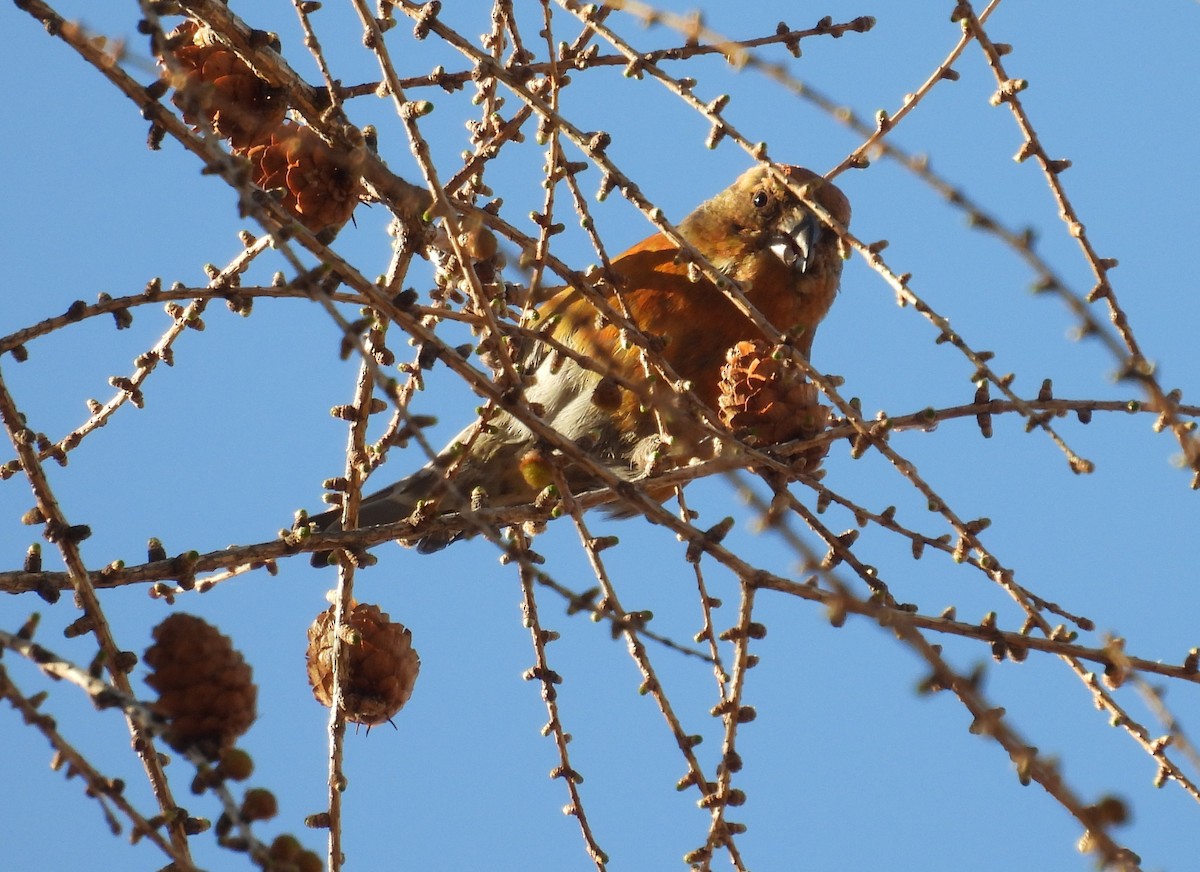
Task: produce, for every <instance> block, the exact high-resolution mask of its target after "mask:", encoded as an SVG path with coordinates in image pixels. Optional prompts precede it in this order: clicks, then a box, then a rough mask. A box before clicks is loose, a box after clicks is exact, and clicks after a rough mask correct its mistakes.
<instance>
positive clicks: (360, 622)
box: [305, 603, 421, 727]
mask: <svg viewBox="0 0 1200 872" xmlns="http://www.w3.org/2000/svg"><path fill="white" fill-rule="evenodd" d="M333 627H334V607H333V606H330V607H329V608H328V609H326V610H325V611H323V612H321V614H319V615H317V619H316V620H315V621H313V623H312V626H310V627H309V628H308V652H307V654H306V658H305V659H306V660H307V661H308V683H309V684H311V685H312V689H313V695H314V696H316V698H317V702H319V703H321V705H323V706H330V705H332V704H333V646H334V636H333ZM343 638H344V639H345V640H346V643H347V644H345V645H344V646H343V648H342V651H343V652H344V653H345V654H346V655H347V659H348V661H349V662H348V664H347V668H346V672H345V675H346V680H345V682H344V683H343V685H342V695H343V698H344V699H345V706H346V719H347V720H349V721H353V722H355V723H358V724H366V725H367V726H368V727H371V726H374V725H376V724H382V723H383V722H384V721H389V720H391V718H392V715H394V714H396V712H398V711H400V709H402V708H403V707H404V704H405V703H406V702H408V698H409V697H410V696H412V692H413V685H414V684H416V681H417V673H418V672H419V671H420V669H421V658H420V657H419V656H418V655H417V652H416V651H415V650H413V647H412V633H411V632H410V631H409V630H408V628H407V627H405V626H404V625H403V624H396V623H392V621H391V619H390V618H389V617H388V615H387V613H386V612H382V611H380V609H379V606H372V605H367V604H366V603H355V604H354V607H353V608H352V609H351V610H350V613H349V614H348V615H347V616H346V625H345V631H344V635H343Z"/></svg>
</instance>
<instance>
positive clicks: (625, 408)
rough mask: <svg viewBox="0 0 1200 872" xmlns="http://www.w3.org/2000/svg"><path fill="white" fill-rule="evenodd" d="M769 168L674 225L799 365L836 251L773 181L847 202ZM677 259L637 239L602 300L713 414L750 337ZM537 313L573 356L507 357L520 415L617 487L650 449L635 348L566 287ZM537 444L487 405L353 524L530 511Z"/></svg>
mask: <svg viewBox="0 0 1200 872" xmlns="http://www.w3.org/2000/svg"><path fill="white" fill-rule="evenodd" d="M771 166H772V165H767V164H760V165H757V166H755V167H753V168H751V169H749V170H747V171H745V172H744V173H742V174H741V175H740V176H739V177H738V179H737V180H736V181H735V182H734V183H733V184H732V185H731V186H729V187H728V188H726V189H725V190H723V191H721V192H720V193H719V194H717V195H716V196H714V197H712V198H711V199H709V200H707V201H705V202H703V203H701V204H700V205H699V206H697V207H696V208H695V209H694V210H693V211H692V212H691V213H690V214H689V215H688V216H687V217H686V218H684V219H683V221H682V222H680V223H679V225H678V232H679V235H680V236H681V237H683V239H685V240H686V241H687V242H688V243H689V244H690V245H691V246H692V247H693V248H694V249H696V251H698V252H699V253H700V254H702V255H703V256H704V257H705V258H706V259H707V260H708V262H709V263H710V264H711V265H712V266H713V267H715V268H716V269H717V270H718V271H719V272H720V273H721V274H722V275H723V276H725V277H727V278H728V279H732V280H734V281H736V282H737V283H738V284H739V285H740V286H741V288H742V290H743V291H744V293H745V296H746V299H747V300H748V301H749V302H750V303H751V304H752V305H753V306H754V307H755V308H757V309H758V311H759V312H761V313H762V315H763V316H764V317H765V318H766V319H767V320H768V321H769V322H770V323H771V324H772V325H773V326H774V327H776V328H777V329H778V330H779V331H780V332H782V333H784V334H785V335H786V336H787V337H788V338H789V339H790V340H791V342H792V345H793V347H794V348H795V349H796V350H797V351H798V352H799V353H800V354H802V355H804V356H805V358H806V359H808V357H809V355H810V353H811V350H812V344H813V338H814V335H815V331H816V328H817V325H818V324H819V323H820V322H821V320H822V319H823V318H824V317H825V315H826V313H827V312H828V311H829V309H830V307H831V305H832V304H833V301H834V298H835V296H836V294H837V291H838V286H839V283H840V280H841V272H842V263H843V260H844V256H843V251H844V247H843V243H842V242H841V238H840V236H839V234H838V233H837V232H836V231H835V230H833V229H831V228H830V227H828V226H826V225H825V224H823V223H822V222H821V221H820V220H819V219H818V218H817V217H816V216H815V215H814V214H813V213H812V211H810V210H809V208H807V207H806V206H805V205H804V204H803V203H802V202H801V201H800V199H799V198H798V197H796V196H795V194H794V193H792V192H791V191H790V190H789V189H788V186H787V185H785V184H783V183H782V182H781V181H780V178H779V177H778V175H777V173H778V174H782V175H783V176H785V177H786V178H787V179H788V180H789V181H790V182H791V183H793V185H795V186H805V192H806V196H807V197H808V198H809V199H811V200H814V201H815V202H816V203H818V204H819V205H820V206H821V207H822V208H823V209H824V210H825V212H827V213H828V215H829V216H831V217H832V218H833V219H834V221H836V222H837V224H839V225H841V226H842V227H843V228H845V227H847V226H848V224H849V222H850V203H849V201H848V200H847V198H846V196H845V195H844V194H843V193H842V191H841V190H840V189H839V188H838V187H837V186H836V185H834V184H833V183H832V182H829V181H827V180H825V179H824V178H823V177H822V176H820V175H818V174H817V173H815V172H813V171H811V170H808V169H805V168H803V167H798V166H790V165H786V164H775V165H773V166H774V167H775V170H776V172H772V170H771ZM680 254H681V253H680V250H679V248H678V246H676V244H675V243H674V242H672V241H671V240H670V239H669V238H668V237H667V236H666V235H664V234H663V233H661V232H659V233H655V234H654V235H652V236H650V237H648V238H646V239H644V240H642V241H641V242H639V243H637V244H636V245H634V246H633V247H632V248H630V249H629V250H627V251H626V252H624V253H623V254H621V255H620V256H619V257H617V258H616V259H614V260H613V261H612V263H611V275H612V276H613V277H615V281H616V283H617V287H616V288H612V289H610V290H609V294H608V301H609V303H610V304H611V305H612V307H613V308H614V309H616V310H617V311H627V312H628V318H629V320H630V321H631V322H632V323H633V324H634V326H636V327H637V329H638V330H639V331H640V332H641V333H642V334H644V335H645V336H647V337H650V338H651V341H653V342H655V344H656V345H657V346H659V353H660V354H661V359H662V360H663V361H664V362H665V363H666V364H667V365H668V366H669V367H670V369H671V370H672V371H673V372H674V374H675V375H676V376H677V377H678V378H679V379H680V380H682V381H684V382H686V383H689V386H690V388H691V390H692V392H693V393H694V395H695V397H696V398H697V399H699V401H700V402H701V403H703V404H704V405H705V406H706V407H707V408H708V409H709V410H715V409H716V408H717V398H718V393H719V390H720V377H721V367H722V364H723V363H724V361H725V358H726V352H727V351H728V350H729V349H730V348H731V347H732V346H734V345H735V344H737V343H738V342H740V341H743V340H755V339H762V338H763V334H762V331H761V330H760V329H759V328H758V327H756V326H755V325H754V323H753V322H752V321H751V320H750V319H749V318H748V317H747V316H746V315H745V314H743V313H742V311H741V310H740V309H739V308H738V307H737V306H736V305H735V304H734V303H733V302H732V301H731V300H730V299H729V298H728V297H727V296H726V295H725V293H724V292H723V291H722V290H721V289H720V288H719V287H718V286H717V284H715V283H714V282H713V281H711V280H710V279H709V278H707V277H705V276H704V275H703V274H702V273H701V272H700V271H699V270H697V269H696V268H695V267H694V266H691V265H690V264H689V261H688V259H687V258H686V257H681V256H680ZM622 306H624V307H626V308H624V309H623V308H622ZM538 316H539V317H538V319H537V323H540V324H542V325H545V327H544V329H545V330H547V331H548V332H549V335H550V337H552V338H553V339H554V340H556V341H557V342H558V343H561V344H562V346H564V347H565V348H567V349H569V350H570V351H571V352H574V355H571V354H566V355H564V354H563V353H562V352H561V351H559V350H555V349H553V348H551V347H548V344H547V343H545V342H536V341H535V342H533V343H532V346H533V347H532V348H530V349H529V350H528V351H527V352H526V353H525V354H524V357H523V358H521V359H520V364H521V369H522V372H523V374H524V383H523V385H522V389H523V394H524V397H525V399H526V400H527V401H528V403H529V406H530V408H532V409H534V410H535V411H536V412H537V414H539V416H540V417H541V419H542V420H543V421H544V422H545V423H546V424H547V425H549V427H551V428H552V429H553V430H555V431H557V432H558V433H559V434H561V435H562V436H563V437H565V438H566V439H568V440H571V441H572V442H574V443H575V444H576V445H578V446H579V447H580V448H582V449H584V450H586V451H587V452H588V453H589V455H590V456H591V457H592V458H593V459H595V460H596V461H597V462H598V463H600V464H602V465H605V466H607V467H608V468H610V469H611V470H612V471H614V472H615V473H616V474H617V475H619V476H621V477H622V478H626V479H629V478H634V477H636V476H637V474H638V472H639V469H640V470H641V471H643V472H644V471H645V469H646V468H647V466H648V461H647V457H649V456H651V455H652V454H653V453H654V451H655V450H657V449H658V448H659V446H660V442H659V430H660V420H658V419H656V418H655V416H654V415H653V414H651V413H650V412H649V409H648V406H649V401H650V400H651V396H650V394H651V388H649V387H647V386H646V384H647V382H648V381H650V380H649V379H647V377H646V375H645V369H644V368H643V366H642V363H641V358H640V349H639V348H638V347H637V346H635V345H633V344H629V343H622V342H621V336H620V328H619V326H618V325H617V324H615V323H612V322H611V321H606V320H605V319H601V318H598V312H597V310H596V307H595V305H594V304H592V303H591V302H589V301H588V299H587V298H586V296H585V295H584V294H583V293H581V292H580V291H579V290H578V289H577V288H573V287H567V288H565V289H562V290H561V291H558V292H556V293H554V294H553V295H552V296H550V297H549V298H548V299H547V300H545V301H544V302H543V303H541V304H540V306H539V307H538ZM575 355H578V357H580V358H583V359H585V360H588V361H590V362H592V364H593V366H591V367H589V366H587V365H584V364H583V363H581V362H580V360H578V359H576V356H575ZM656 384H658V385H659V386H660V387H658V388H656V389H655V390H657V394H656V395H655V397H654V399H655V400H661V398H662V394H663V391H662V388H661V385H662V384H663V380H661V379H659V380H656ZM630 386H634V388H635V389H630ZM639 386H640V387H639ZM668 390H669V389H668ZM655 407H656V408H659V409H662V408H666V409H667V410H668V412H667V414H668V416H669V417H670V418H671V422H668V423H669V424H670V423H672V422H674V421H675V420H676V419H677V418H679V417H681V416H679V415H675V414H674V412H673V411H672V410H673V409H682V408H683V404H682V403H676V404H674V406H673V405H672V404H671V403H669V402H668V403H666V404H665V405H664V404H663V403H661V402H656V403H655ZM660 418H661V416H660ZM682 441H683V442H684V443H685V444H687V440H682ZM539 442H540V440H539V439H538V438H537V437H536V436H535V434H534V433H532V432H531V431H530V429H529V428H528V427H527V426H526V425H525V424H523V423H522V422H520V421H519V420H517V418H516V417H514V416H512V415H511V414H509V413H508V412H507V411H504V410H503V409H497V410H495V412H494V414H492V415H491V417H490V418H488V420H487V422H486V426H482V427H481V426H480V422H478V421H477V422H475V423H473V424H471V425H470V426H468V427H467V428H466V429H465V430H463V431H462V432H461V433H460V434H459V435H458V436H456V437H455V438H454V439H453V440H451V442H450V443H449V444H448V445H447V447H446V449H444V450H443V451H442V452H440V453H439V454H438V455H437V457H435V459H434V460H432V461H431V462H430V463H429V464H427V465H426V466H425V467H423V468H422V469H420V470H418V471H417V472H415V473H413V474H412V475H410V476H408V477H406V478H404V479H401V480H400V481H398V482H396V483H394V484H391V485H389V486H387V487H385V488H383V489H382V490H379V491H376V492H375V493H372V494H370V495H369V496H366V497H364V498H363V500H362V502H361V505H360V508H359V515H358V522H359V525H360V526H361V527H369V526H375V525H379V524H386V523H391V522H393V521H398V520H401V519H404V518H408V517H410V516H411V515H412V513H413V512H414V509H416V508H417V506H418V504H419V503H420V502H422V501H425V500H430V499H435V498H436V500H437V503H436V506H437V509H436V511H438V512H451V511H456V510H459V509H462V508H465V507H467V506H469V505H470V502H471V495H472V493H475V494H476V495H477V498H478V496H479V495H481V494H482V495H485V499H486V505H488V506H491V507H502V506H512V505H520V504H524V503H529V502H532V501H533V500H534V499H535V498H536V496H537V494H538V492H539V491H540V490H541V489H542V488H543V487H544V486H545V485H546V483H547V477H548V475H549V473H548V471H547V468H546V464H545V463H543V462H542V461H541V460H540V458H542V457H543V455H542V454H541V452H540V451H539ZM464 446H465V448H464ZM673 450H676V451H678V450H679V449H678V447H676V448H674V449H673ZM447 470H450V474H449V475H447ZM565 475H566V480H567V482H568V483H569V485H570V487H571V488H572V490H576V489H586V488H587V487H588V486H589V484H594V483H595V482H594V476H589V475H588V473H587V472H586V470H579V469H573V468H571V467H569V466H568V467H567V468H566V469H565ZM340 517H341V513H340V510H337V509H335V510H332V511H329V512H325V513H323V514H321V515H316V516H313V517H310V518H308V522H309V523H311V524H312V525H313V527H314V528H315V529H316V530H318V531H321V532H326V531H332V530H337V529H340ZM461 535H462V534H431V535H430V536H428V537H427V538H425V539H423V540H421V541H419V542H418V543H417V547H418V550H420V551H424V552H429V551H436V550H439V549H440V548H441V547H444V546H445V545H446V544H449V542H451V541H453V540H454V539H456V538H460V537H461ZM327 561H328V553H318V554H316V555H314V558H313V563H314V565H323V564H324V563H325V562H327Z"/></svg>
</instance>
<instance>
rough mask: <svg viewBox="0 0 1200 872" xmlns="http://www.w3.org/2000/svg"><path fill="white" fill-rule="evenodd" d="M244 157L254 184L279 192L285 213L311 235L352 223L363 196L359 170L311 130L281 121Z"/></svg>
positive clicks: (247, 150) (291, 122)
mask: <svg viewBox="0 0 1200 872" xmlns="http://www.w3.org/2000/svg"><path fill="white" fill-rule="evenodd" d="M244 153H245V155H246V157H247V158H249V159H250V166H251V178H252V179H253V180H254V183H255V184H256V185H258V186H259V187H260V188H263V189H265V190H277V191H279V192H281V194H282V200H283V205H284V208H286V209H287V210H288V211H289V212H291V213H292V214H293V215H295V216H296V218H297V219H298V220H299V221H300V223H301V224H303V225H304V226H305V227H307V228H308V229H309V230H311V231H313V232H314V233H316V232H318V231H320V230H324V229H325V228H326V227H341V226H342V225H343V224H345V223H346V222H347V221H349V220H350V214H351V213H352V212H353V211H354V208H355V207H356V206H357V205H358V197H359V194H360V193H361V191H362V185H361V182H360V179H361V174H360V171H359V168H358V167H357V166H355V165H354V164H353V162H352V161H351V160H348V159H346V158H345V157H344V156H343V155H341V154H339V153H338V152H337V151H335V150H334V149H333V148H331V147H330V146H329V145H328V144H326V142H325V140H323V139H321V137H320V136H318V135H317V134H316V133H314V132H313V131H312V130H311V129H310V128H308V127H305V126H303V125H301V124H296V123H295V122H294V121H285V122H284V123H283V124H282V125H280V126H279V127H278V128H276V129H275V130H274V131H272V132H271V133H270V134H269V135H267V136H265V137H263V138H262V139H260V140H259V141H258V142H256V143H255V144H254V145H252V146H251V147H250V148H249V149H246V150H245V152H244Z"/></svg>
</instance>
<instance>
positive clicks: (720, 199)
mask: <svg viewBox="0 0 1200 872" xmlns="http://www.w3.org/2000/svg"><path fill="white" fill-rule="evenodd" d="M780 169H782V170H783V171H784V173H786V175H787V177H788V179H789V181H790V182H791V183H792V186H793V187H800V188H803V189H804V190H805V191H806V195H807V196H808V197H809V198H811V199H812V200H814V201H816V202H817V203H818V204H819V205H820V206H821V207H822V208H823V209H824V210H825V211H826V212H828V213H829V214H830V215H831V216H832V217H833V218H834V219H835V220H836V221H837V222H838V223H839V224H841V225H842V226H843V227H845V226H846V225H847V224H849V222H850V203H849V201H848V200H847V199H846V196H845V195H844V194H843V193H842V192H841V191H840V190H838V188H837V187H836V186H835V185H834V184H833V183H832V182H827V181H825V180H824V179H823V178H822V177H821V176H819V175H817V174H816V173H814V172H812V171H811V170H806V169H804V168H802V167H794V166H781V167H780ZM679 230H680V233H682V234H683V236H684V238H685V239H687V240H688V242H690V243H691V244H692V245H694V246H695V247H696V248H697V249H698V250H699V251H700V253H701V254H703V255H704V256H705V257H707V258H708V259H709V260H710V261H711V262H712V264H713V266H715V267H717V269H719V270H721V271H722V272H723V273H725V274H726V275H728V276H729V277H730V278H732V279H734V280H736V281H739V282H743V281H747V282H752V281H753V280H754V279H755V278H756V277H758V276H760V275H761V274H762V273H763V272H764V271H766V272H768V273H771V274H774V275H778V274H779V269H780V265H782V267H783V268H785V269H786V270H788V271H790V272H791V273H792V274H793V280H795V279H799V278H800V277H801V276H804V275H811V274H816V275H821V274H825V275H827V274H830V273H832V272H835V271H836V272H840V271H841V256H840V251H839V245H838V238H837V235H836V234H835V233H834V232H833V231H832V230H831V229H830V228H828V227H826V226H825V225H824V224H822V223H821V221H820V220H819V219H818V218H817V217H816V216H815V215H813V213H812V212H811V211H809V209H808V208H807V207H805V206H804V204H803V203H801V201H800V199H799V198H798V197H796V195H795V194H793V193H792V192H791V191H790V190H789V189H788V186H787V185H785V184H784V183H783V182H782V181H781V180H780V179H778V178H776V177H775V175H774V174H773V173H772V172H771V171H770V170H769V169H768V168H767V167H765V166H759V167H754V168H753V169H751V170H748V171H747V172H745V173H743V174H742V175H741V176H740V177H739V178H738V180H737V181H736V182H734V183H733V184H732V185H731V186H730V187H728V188H726V189H725V190H724V191H722V192H721V193H719V194H717V195H716V196H715V197H713V198H712V199H711V200H708V201H707V202H705V203H702V204H701V205H700V206H698V207H697V208H696V210H695V211H694V212H692V214H690V215H688V217H687V218H685V219H684V220H683V222H682V223H681V224H680V225H679Z"/></svg>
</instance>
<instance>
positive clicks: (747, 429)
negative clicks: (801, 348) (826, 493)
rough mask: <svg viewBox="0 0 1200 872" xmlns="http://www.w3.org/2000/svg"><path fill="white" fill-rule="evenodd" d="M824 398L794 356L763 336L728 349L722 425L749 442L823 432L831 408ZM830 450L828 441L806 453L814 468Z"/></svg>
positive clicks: (770, 442) (786, 439)
mask: <svg viewBox="0 0 1200 872" xmlns="http://www.w3.org/2000/svg"><path fill="white" fill-rule="evenodd" d="M819 398H820V393H819V392H818V391H817V388H816V386H815V385H812V384H810V383H809V382H807V381H805V379H804V376H803V375H801V374H800V373H798V372H797V371H796V370H795V368H794V366H793V365H792V364H791V360H790V358H789V357H787V356H786V355H783V354H780V355H778V356H776V354H775V349H774V348H772V347H771V346H769V345H767V343H765V342H763V341H761V340H756V341H749V340H747V341H743V342H739V343H738V344H737V345H735V346H734V347H733V348H731V349H729V351H728V352H726V355H725V365H724V366H723V367H721V393H720V396H719V397H718V398H717V405H718V411H719V413H720V418H721V423H722V424H724V425H725V426H726V427H728V428H729V429H730V430H731V431H732V432H733V433H734V435H736V436H738V437H739V438H740V439H742V440H743V441H744V442H746V443H747V444H748V445H756V446H768V445H777V444H779V443H781V442H789V441H791V440H793V439H811V438H812V437H814V436H816V435H817V434H818V433H821V432H823V431H824V430H825V428H826V427H827V426H828V425H829V407H828V406H823V405H821V404H820V403H819V402H818V399H819ZM828 451H829V447H828V446H827V445H823V446H819V447H817V448H814V449H812V451H811V452H807V453H806V454H805V459H806V460H807V466H808V467H809V468H810V470H811V469H815V468H816V466H817V464H819V463H820V461H821V458H823V457H824V456H825V455H826V454H827V453H828Z"/></svg>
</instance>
